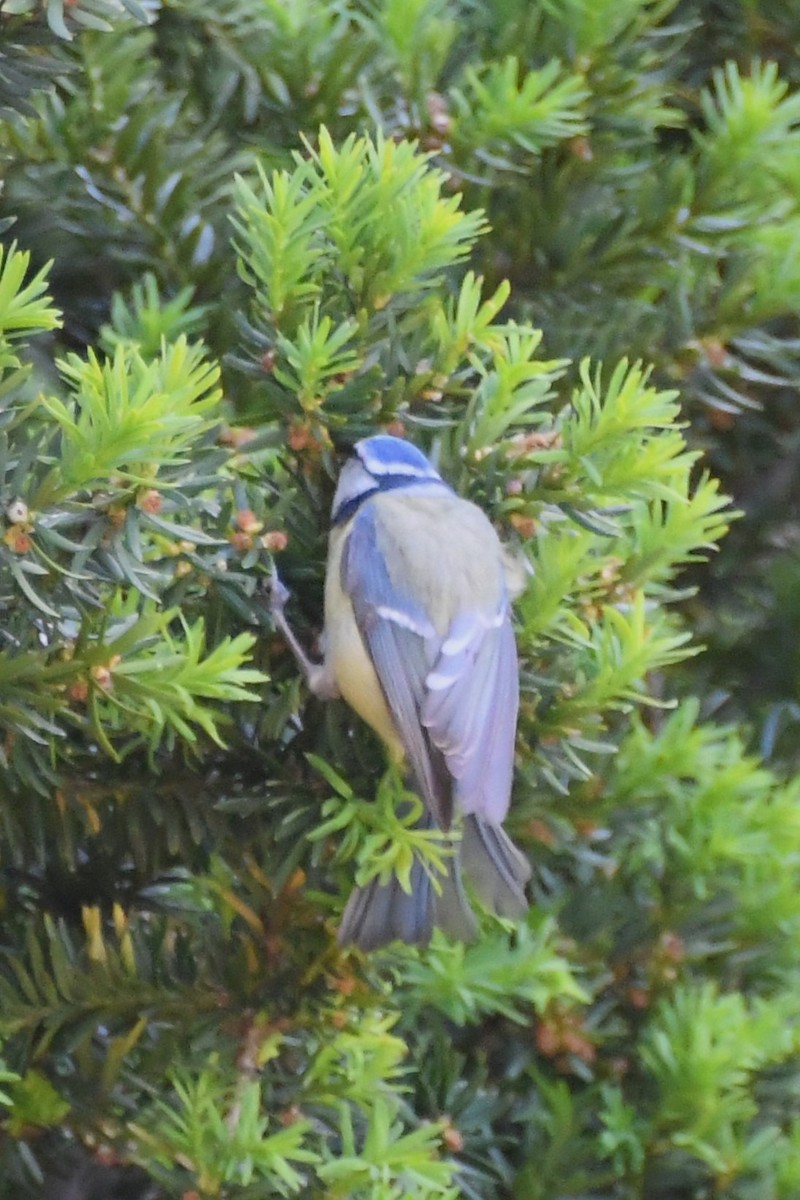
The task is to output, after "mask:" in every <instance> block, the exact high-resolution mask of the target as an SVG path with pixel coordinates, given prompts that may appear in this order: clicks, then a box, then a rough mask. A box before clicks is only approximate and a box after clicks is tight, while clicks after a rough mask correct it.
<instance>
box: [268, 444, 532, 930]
mask: <svg viewBox="0 0 800 1200" xmlns="http://www.w3.org/2000/svg"><path fill="white" fill-rule="evenodd" d="M515 590H518V588H517V587H516V580H515V579H514V571H513V569H512V568H511V566H510V561H509V558H508V555H507V554H506V553H505V548H504V547H503V545H502V543H501V542H500V539H499V538H498V536H497V533H496V532H495V529H494V527H493V525H492V523H491V521H490V520H489V518H488V517H487V516H486V514H485V513H484V512H483V511H482V510H481V509H480V508H479V507H478V506H477V505H475V504H473V503H472V502H471V501H469V500H465V499H463V498H462V497H460V496H459V495H458V494H457V493H456V492H455V491H454V490H453V488H452V487H451V486H450V485H449V484H448V483H446V482H445V480H444V479H443V478H442V476H441V475H440V474H439V472H438V471H437V470H436V468H435V467H434V466H433V464H432V463H431V462H430V460H429V459H428V458H427V457H426V456H425V455H424V454H423V453H422V451H421V450H419V449H417V447H416V446H414V445H413V444H412V443H411V442H409V441H406V440H405V439H402V438H398V437H394V436H391V435H389V434H376V435H373V436H371V437H367V438H363V439H362V440H360V441H358V442H356V444H355V446H354V447H353V450H352V453H351V455H350V457H349V458H348V459H347V461H346V462H345V465H344V466H343V468H342V470H341V473H340V476H339V480H338V484H337V487H336V491H335V494H334V498H333V505H332V509H331V529H330V536H329V545H328V560H327V567H326V575H325V601H324V629H323V634H322V638H321V640H320V644H321V647H322V652H323V658H322V661H321V662H319V663H315V662H312V661H311V660H310V659H309V658H308V656H307V655H306V654H305V651H304V650H303V648H302V646H301V645H300V643H299V641H298V639H297V638H296V637H295V635H294V633H293V631H292V630H291V627H290V626H289V623H288V621H287V620H286V618H285V615H284V606H285V603H286V600H287V598H288V595H289V593H288V592H287V590H286V589H285V588H284V586H283V584H282V583H281V582H280V580H279V579H278V578H277V575H276V576H275V577H274V580H273V587H272V611H273V618H274V620H275V623H276V626H277V627H278V628H279V629H280V630H281V631H282V632H283V634H284V636H285V637H286V639H287V642H288V644H289V646H290V648H291V649H292V651H293V653H294V655H295V657H296V658H297V661H298V663H299V665H300V667H301V669H302V671H303V673H304V675H305V677H306V680H307V682H308V684H309V687H310V689H311V690H312V692H314V693H315V694H316V695H317V696H319V697H321V698H323V699H330V698H334V697H342V698H343V699H344V700H345V701H346V702H347V703H348V704H349V705H350V707H351V708H352V709H353V710H354V711H355V712H356V713H357V714H358V715H359V716H360V717H361V718H362V719H363V720H364V721H365V722H366V723H367V724H368V725H369V726H371V727H372V729H373V730H374V731H375V732H376V733H377V734H378V736H379V737H380V739H381V740H382V741H383V743H384V745H385V747H386V749H387V751H388V755H389V758H390V761H392V762H394V763H396V764H398V766H400V767H401V769H403V770H404V771H405V772H406V774H407V776H408V777H409V780H410V785H411V787H412V790H413V791H415V792H416V793H417V794H418V795H419V797H420V798H421V800H422V802H423V806H424V815H423V817H422V823H423V824H424V825H425V826H426V827H428V828H435V829H438V830H440V831H442V832H443V833H444V834H450V832H451V831H452V832H453V848H454V853H453V856H452V858H451V859H450V862H449V865H448V871H447V875H446V876H444V877H443V878H442V879H439V880H437V883H436V884H435V883H434V882H433V881H432V879H431V877H430V872H429V871H428V870H426V869H425V866H424V865H423V864H422V863H420V862H415V864H414V866H413V867H412V871H411V877H410V884H411V890H410V892H407V891H406V890H404V888H403V887H402V886H401V883H400V881H399V879H397V878H394V877H392V878H391V879H390V880H389V881H388V882H382V881H381V879H380V878H379V877H376V878H374V879H372V880H371V881H369V882H368V883H366V884H365V885H363V886H361V887H356V888H354V890H353V892H352V894H351V895H350V898H349V900H348V901H347V904H346V906H345V909H344V913H343V915H342V920H341V923H340V927H339V933H338V940H339V942H340V944H342V945H356V946H358V947H359V948H360V949H361V950H366V951H369V950H374V949H377V948H379V947H380V946H383V945H386V944H387V943H390V942H392V941H394V940H399V941H403V942H407V943H410V944H418V945H422V946H424V945H426V944H427V943H428V942H429V940H430V938H431V935H432V931H433V928H434V926H439V927H441V928H442V930H443V931H444V932H445V933H446V934H447V935H449V936H451V937H453V938H456V939H460V940H463V941H473V940H474V939H475V937H476V936H477V933H478V926H477V922H476V919H475V915H474V912H473V910H472V907H471V905H470V902H469V899H468V897H467V895H466V892H465V889H464V886H463V878H462V875H463V874H465V875H466V876H467V878H468V880H469V882H470V883H471V885H472V887H473V889H474V892H475V894H476V895H477V897H478V899H479V900H480V901H481V902H482V903H483V904H484V905H485V906H486V907H487V908H489V909H490V910H491V911H493V912H494V913H495V914H497V915H499V916H501V917H508V918H511V919H521V918H522V917H523V916H524V915H525V913H526V912H527V910H528V900H527V898H526V895H525V885H526V883H527V881H528V879H529V878H530V874H531V868H530V863H529V862H528V859H527V858H526V856H525V855H524V854H523V853H522V852H521V851H520V850H519V849H518V848H517V846H515V845H514V843H513V842H512V841H511V839H510V838H509V836H508V834H507V833H506V832H505V830H504V829H503V824H502V823H503V820H504V818H505V816H506V814H507V812H508V807H509V802H510V795H511V786H512V779H513V770H514V747H515V737H516V726H517V714H518V707H519V675H518V663H517V649H516V641H515V637H514V630H513V625H512V614H511V596H512V592H513V591H515ZM459 829H460V837H459V836H458V834H459ZM437 884H438V886H437Z"/></svg>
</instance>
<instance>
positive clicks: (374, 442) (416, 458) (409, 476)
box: [332, 433, 449, 525]
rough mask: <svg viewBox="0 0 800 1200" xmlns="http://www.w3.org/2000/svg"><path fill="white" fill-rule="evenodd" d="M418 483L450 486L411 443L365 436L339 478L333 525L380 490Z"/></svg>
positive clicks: (349, 515) (385, 437)
mask: <svg viewBox="0 0 800 1200" xmlns="http://www.w3.org/2000/svg"><path fill="white" fill-rule="evenodd" d="M415 484H439V485H440V486H441V487H442V488H447V484H446V483H444V481H443V479H442V477H441V475H440V474H439V472H438V471H437V470H436V469H435V468H434V467H433V466H432V464H431V463H429V462H428V460H427V458H426V457H425V455H424V454H423V453H422V451H421V450H418V449H417V448H416V446H412V445H411V443H410V442H404V441H403V440H402V439H401V438H396V437H390V436H389V434H386V433H379V434H377V435H376V436H375V437H369V438H363V439H362V440H361V441H360V442H356V444H355V446H354V447H353V457H352V458H351V459H350V460H349V462H348V463H347V464H346V465H345V467H344V470H343V471H342V474H341V475H340V477H339V486H338V487H337V489H336V495H335V496H334V500H333V513H332V521H333V524H334V525H338V524H341V523H342V522H343V521H348V520H349V519H350V517H352V516H353V515H354V514H355V512H356V511H357V509H358V508H360V507H361V505H362V504H363V503H364V501H365V500H368V499H369V497H370V496H375V495H376V494H377V493H378V492H388V491H392V490H394V489H395V488H407V487H412V486H413V485H415ZM448 490H449V489H448Z"/></svg>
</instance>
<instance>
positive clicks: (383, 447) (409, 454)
mask: <svg viewBox="0 0 800 1200" xmlns="http://www.w3.org/2000/svg"><path fill="white" fill-rule="evenodd" d="M354 451H355V453H356V454H357V455H358V457H359V458H360V460H361V462H362V463H363V465H364V466H365V467H366V469H367V470H368V471H369V473H370V475H371V476H372V477H373V479H376V480H378V481H380V480H383V479H385V478H386V477H387V476H390V477H391V476H397V475H401V476H405V477H406V478H408V479H441V476H440V475H439V472H438V471H437V470H436V469H435V468H434V467H433V466H432V465H431V463H429V462H428V460H427V458H426V457H425V455H424V454H423V453H422V451H421V450H418V449H417V447H416V446H412V445H411V443H410V442H404V441H403V439H402V438H396V437H391V436H390V435H389V434H388V433H379V434H377V435H376V436H375V437H369V438H363V439H362V440H361V441H360V442H356V444H355V446H354Z"/></svg>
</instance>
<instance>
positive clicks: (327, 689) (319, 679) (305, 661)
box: [268, 567, 339, 700]
mask: <svg viewBox="0 0 800 1200" xmlns="http://www.w3.org/2000/svg"><path fill="white" fill-rule="evenodd" d="M268 587H269V610H270V615H271V617H272V621H273V624H274V626H275V628H276V629H277V630H279V631H280V633H282V634H283V636H284V638H285V639H286V644H287V646H288V647H289V649H290V650H291V652H292V654H293V655H294V658H295V662H296V663H297V665H298V667H299V668H300V670H301V672H302V673H303V676H304V678H305V681H306V683H307V684H308V687H309V689H310V691H312V692H313V693H314V695H315V696H318V697H319V698H320V700H333V699H335V698H336V697H337V696H338V695H339V689H338V687H337V686H336V681H335V679H334V678H333V675H332V673H331V669H330V667H329V666H328V664H327V662H326V661H325V659H324V658H323V660H322V662H321V663H315V662H312V661H311V659H310V658H309V657H308V655H307V654H306V652H305V650H304V649H303V647H302V646H301V645H300V642H299V641H298V640H297V637H296V636H295V633H294V630H293V629H292V627H291V625H290V624H289V622H288V621H287V619H286V613H285V612H284V609H285V607H286V601H287V600H288V599H289V590H288V588H286V587H285V586H284V584H283V583H281V580H280V577H279V575H278V572H277V570H276V568H275V567H273V568H272V577H271V579H270V581H269V585H268Z"/></svg>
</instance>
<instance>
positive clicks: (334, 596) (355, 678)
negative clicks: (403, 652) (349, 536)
mask: <svg viewBox="0 0 800 1200" xmlns="http://www.w3.org/2000/svg"><path fill="white" fill-rule="evenodd" d="M339 557H340V555H339V553H338V550H337V552H332V554H331V556H330V559H329V562H328V573H327V578H326V580H325V662H326V665H327V666H328V667H329V668H330V670H331V672H332V674H333V677H334V679H335V680H336V684H337V686H338V688H339V691H340V692H341V694H342V696H343V697H344V699H345V700H346V701H347V703H348V704H349V705H350V707H351V708H352V709H354V710H355V711H356V712H357V713H358V715H359V716H360V717H361V718H362V719H363V720H364V721H366V722H367V724H368V725H371V726H372V728H373V729H374V730H375V732H376V733H377V734H378V737H380V738H381V739H382V740H383V741H384V742H385V743H386V745H387V747H388V749H389V753H390V754H391V756H392V758H394V759H395V760H396V761H399V760H400V759H401V758H403V754H404V751H403V747H402V744H401V742H400V740H399V738H398V736H397V733H396V732H395V727H394V723H393V722H392V718H391V716H390V715H389V710H388V708H387V707H386V701H385V700H384V698H383V692H382V691H381V687H380V684H379V683H378V677H377V675H376V674H375V668H374V667H373V665H372V660H371V659H370V657H369V655H368V654H367V651H366V648H365V646H364V643H363V641H362V639H361V634H360V633H359V631H358V626H357V625H356V621H355V616H354V614H353V608H352V605H351V604H350V601H349V600H348V598H347V596H345V594H344V592H343V591H342V589H341V586H340V584H339Z"/></svg>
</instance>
